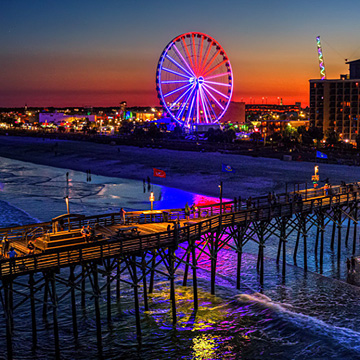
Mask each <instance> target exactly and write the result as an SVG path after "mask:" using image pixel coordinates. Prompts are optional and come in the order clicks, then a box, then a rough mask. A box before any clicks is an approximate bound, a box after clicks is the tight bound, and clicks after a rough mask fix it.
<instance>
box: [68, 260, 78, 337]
mask: <svg viewBox="0 0 360 360" xmlns="http://www.w3.org/2000/svg"><path fill="white" fill-rule="evenodd" d="M74 268H75V266H70V278H69V281H70V286H71V290H70V293H71V311H72V323H73V334H74V339H75V340H77V338H78V326H77V315H76V296H75V275H74Z"/></svg>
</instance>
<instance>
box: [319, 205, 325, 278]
mask: <svg viewBox="0 0 360 360" xmlns="http://www.w3.org/2000/svg"><path fill="white" fill-rule="evenodd" d="M320 226H321V228H320V274H322V273H323V263H324V233H325V224H324V213H323V212H322V211H321V212H320Z"/></svg>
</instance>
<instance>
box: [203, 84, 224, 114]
mask: <svg viewBox="0 0 360 360" xmlns="http://www.w3.org/2000/svg"><path fill="white" fill-rule="evenodd" d="M204 90H205V91H206V92H207V93H208V94H209V95H210V96H211V97H212V99H213V100H214V101H215V102H216V104H217V105H218V106H219V108H220V109H221V110H224V107H223V106H222V105H221V104H220V103H219V102H218V101H217V100H216V98H215V97H214V95H213V94H212V93H211V92H210V91H209V90H208V89H207V88H206V87H205V86H204Z"/></svg>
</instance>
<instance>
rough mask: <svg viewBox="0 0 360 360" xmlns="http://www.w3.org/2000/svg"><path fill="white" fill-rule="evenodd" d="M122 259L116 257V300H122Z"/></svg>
mask: <svg viewBox="0 0 360 360" xmlns="http://www.w3.org/2000/svg"><path fill="white" fill-rule="evenodd" d="M120 270H121V268H120V261H119V259H116V301H119V300H120V276H121V275H120V273H121V271H120Z"/></svg>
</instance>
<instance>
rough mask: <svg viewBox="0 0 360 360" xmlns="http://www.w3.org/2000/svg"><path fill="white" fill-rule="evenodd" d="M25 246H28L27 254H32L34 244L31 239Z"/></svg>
mask: <svg viewBox="0 0 360 360" xmlns="http://www.w3.org/2000/svg"><path fill="white" fill-rule="evenodd" d="M27 248H28V255H34V252H35V245H34V244H33V243H32V242H31V241H29V243H28V246H27Z"/></svg>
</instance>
